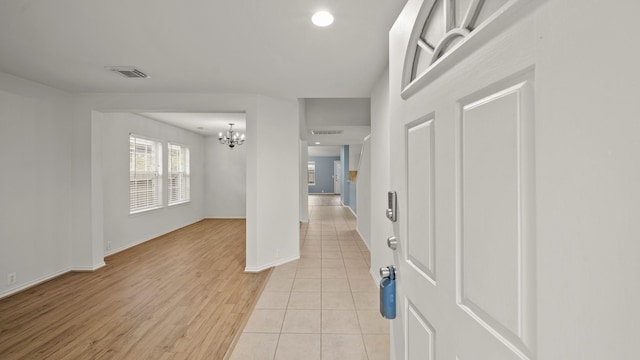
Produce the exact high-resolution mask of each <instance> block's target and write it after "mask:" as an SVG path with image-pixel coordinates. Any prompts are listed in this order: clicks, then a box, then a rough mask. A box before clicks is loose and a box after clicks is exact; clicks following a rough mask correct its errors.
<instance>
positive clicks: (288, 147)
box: [72, 93, 299, 271]
mask: <svg viewBox="0 0 640 360" xmlns="http://www.w3.org/2000/svg"><path fill="white" fill-rule="evenodd" d="M259 107H261V109H260V110H259V109H258V108H259ZM94 110H95V111H100V112H145V111H149V112H245V113H246V116H247V141H246V142H245V144H244V145H243V146H245V147H246V150H245V151H246V152H247V170H246V171H247V172H246V177H247V182H246V183H247V192H246V197H247V202H246V204H247V205H246V206H247V208H246V213H247V225H246V236H247V257H246V267H247V269H248V270H252V271H258V270H261V269H264V268H267V267H269V266H270V265H271V264H276V263H281V262H286V261H288V260H290V259H293V258H297V257H298V256H299V249H298V248H299V233H298V223H299V222H298V220H299V219H298V217H299V213H298V207H299V203H298V197H299V191H298V190H297V189H298V167H299V161H298V138H299V134H298V120H297V114H298V113H297V103H296V101H293V100H292V101H282V100H275V99H270V98H267V97H261V96H256V95H251V94H203V93H193V94H191V93H158V94H153V93H148V94H81V95H78V96H77V103H76V106H75V113H74V122H75V126H74V129H75V133H74V147H75V148H78V149H81V148H87V147H88V148H91V146H92V142H91V140H90V139H89V140H86V138H87V137H90V136H91V132H92V129H91V128H92V125H91V116H92V115H91V114H92V111H94ZM262 110H264V111H262ZM280 135H282V136H284V137H285V138H286V139H285V141H282V142H276V141H273V139H275V138H279V136H280ZM261 139H262V140H261ZM291 139H292V140H291ZM258 155H260V158H258ZM99 167H100V164H99V163H98V162H96V161H94V162H92V161H91V156H78V157H75V158H74V168H73V176H74V178H75V179H78V180H77V181H76V182H75V183H74V184H75V187H76V188H75V189H74V190H75V191H76V193H77V199H74V206H73V208H72V210H73V221H74V225H73V234H72V239H73V251H74V254H73V259H74V261H76V262H77V263H81V264H83V265H84V266H85V267H86V268H91V267H96V266H100V264H101V262H102V259H103V256H104V254H103V250H102V249H103V240H102V239H101V238H100V237H99V236H98V234H99V231H98V230H99V229H100V227H101V223H102V215H101V214H99V212H98V211H96V210H94V209H93V207H94V206H97V205H99V204H98V199H102V198H103V196H102V195H101V194H99V193H100V192H101V191H102V185H101V184H100V183H99V179H100V178H101V177H100V176H98V175H96V174H99V173H100V169H99ZM276 168H284V169H287V170H286V171H281V172H280V173H278V172H276V171H274V169H276ZM283 175H285V176H284V178H286V180H284V181H283V180H282V178H283ZM290 181H293V183H294V184H293V185H292V184H290V183H289V182H290ZM276 185H277V186H278V188H280V189H282V192H280V193H279V192H276V191H273V189H274V188H276ZM283 199H284V200H283ZM291 213H293V217H292V216H291ZM294 229H295V230H294Z"/></svg>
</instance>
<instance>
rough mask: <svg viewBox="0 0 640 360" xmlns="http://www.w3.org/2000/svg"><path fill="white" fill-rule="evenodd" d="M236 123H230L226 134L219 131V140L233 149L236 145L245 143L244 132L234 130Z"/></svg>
mask: <svg viewBox="0 0 640 360" xmlns="http://www.w3.org/2000/svg"><path fill="white" fill-rule="evenodd" d="M233 125H235V124H234V123H229V130H227V132H226V133H225V134H223V133H219V134H218V140H220V144H224V145H228V146H229V147H230V148H231V149H233V148H234V147H236V145H238V146H240V145H242V144H244V134H240V133H238V132H237V131H235V130H233Z"/></svg>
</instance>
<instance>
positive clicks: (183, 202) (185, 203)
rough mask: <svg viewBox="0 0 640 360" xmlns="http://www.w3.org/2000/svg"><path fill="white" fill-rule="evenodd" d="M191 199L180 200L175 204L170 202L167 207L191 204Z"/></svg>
mask: <svg viewBox="0 0 640 360" xmlns="http://www.w3.org/2000/svg"><path fill="white" fill-rule="evenodd" d="M190 203H191V200H185V201H180V202H176V203H173V204H168V205H167V207H172V206H176V205H187V204H190Z"/></svg>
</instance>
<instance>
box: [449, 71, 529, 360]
mask: <svg viewBox="0 0 640 360" xmlns="http://www.w3.org/2000/svg"><path fill="white" fill-rule="evenodd" d="M494 89H497V90H494ZM532 90H533V73H532V72H530V73H527V74H525V75H523V76H518V77H516V78H515V79H512V80H507V81H505V82H500V83H499V84H497V85H492V86H491V87H490V88H489V89H488V90H483V91H481V92H479V93H478V94H476V95H472V96H470V97H467V98H465V99H464V100H462V101H460V102H459V108H460V111H459V114H460V116H459V128H460V132H459V136H460V140H459V141H458V144H460V149H459V151H458V153H459V157H460V158H459V160H458V163H459V164H460V169H459V183H460V190H459V196H458V197H459V199H460V204H459V217H460V219H459V224H460V227H461V228H460V230H459V234H460V235H459V242H458V258H457V263H458V264H459V265H458V266H459V269H458V272H459V274H460V276H459V279H458V303H459V305H460V307H461V308H462V309H463V310H464V311H465V312H467V313H468V314H469V315H470V316H471V318H473V319H474V320H476V321H478V323H479V324H480V325H481V326H482V327H484V328H486V329H487V331H488V332H489V333H491V334H494V335H495V336H496V337H497V338H498V339H499V340H500V341H501V342H504V343H505V344H506V345H507V346H509V347H513V348H514V349H517V351H518V352H519V353H521V355H525V354H530V353H531V352H532V351H531V350H532V348H533V346H534V330H535V324H534V322H535V306H534V305H535V282H534V279H535V277H534V274H535V267H534V262H533V260H534V257H535V256H534V251H535V246H534V243H533V241H534V234H533V229H534V211H535V208H534V203H533V199H534V189H533V183H534V181H535V179H534V161H533V158H534V157H533V154H534V149H533V131H534V126H533V125H534V124H533V120H534V118H533V112H532V109H533V91H532Z"/></svg>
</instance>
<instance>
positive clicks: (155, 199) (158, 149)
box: [129, 133, 163, 215]
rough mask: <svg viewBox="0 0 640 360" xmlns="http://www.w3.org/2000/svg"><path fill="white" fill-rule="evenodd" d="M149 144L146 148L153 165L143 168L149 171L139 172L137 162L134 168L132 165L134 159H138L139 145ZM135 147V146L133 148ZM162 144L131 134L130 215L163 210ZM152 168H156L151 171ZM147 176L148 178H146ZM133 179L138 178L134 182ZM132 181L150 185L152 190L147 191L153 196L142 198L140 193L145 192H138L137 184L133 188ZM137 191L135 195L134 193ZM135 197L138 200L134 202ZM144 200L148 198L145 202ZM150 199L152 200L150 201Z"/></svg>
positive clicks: (152, 139) (145, 165) (146, 165)
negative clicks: (140, 176) (139, 176)
mask: <svg viewBox="0 0 640 360" xmlns="http://www.w3.org/2000/svg"><path fill="white" fill-rule="evenodd" d="M138 142H140V143H147V144H146V146H147V147H148V148H149V151H150V153H149V155H150V156H151V164H150V165H149V164H144V165H143V166H144V167H146V168H147V169H143V170H138V168H137V163H138V162H137V161H135V162H134V163H135V164H136V165H135V166H133V167H132V165H133V164H134V163H132V159H134V158H137V156H136V155H137V153H138V152H137V143H138ZM132 145H133V146H132ZM162 149H163V146H162V142H161V141H159V140H157V139H154V138H151V137H148V136H143V135H138V134H134V133H129V215H134V214H139V213H143V212H147V211H152V210H157V209H161V208H162V207H163V197H162V192H163V186H162V185H163V182H162V173H163V167H162V164H163V157H162ZM134 154H136V155H134ZM150 168H154V170H151V169H150ZM139 174H140V175H143V176H142V178H140V179H137V178H138V175H139ZM145 175H146V177H145ZM132 178H136V179H134V180H132ZM132 181H136V182H137V183H139V182H147V183H149V184H150V186H149V187H150V190H146V191H147V192H151V195H146V196H145V197H140V195H139V194H140V193H141V192H144V191H145V190H144V189H143V190H138V189H137V183H136V186H132ZM134 189H135V193H134ZM134 197H135V198H136V199H135V200H134ZM144 198H147V200H146V201H144ZM148 199H150V200H148ZM145 202H146V203H147V205H140V203H145ZM133 204H138V205H137V206H133Z"/></svg>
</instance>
